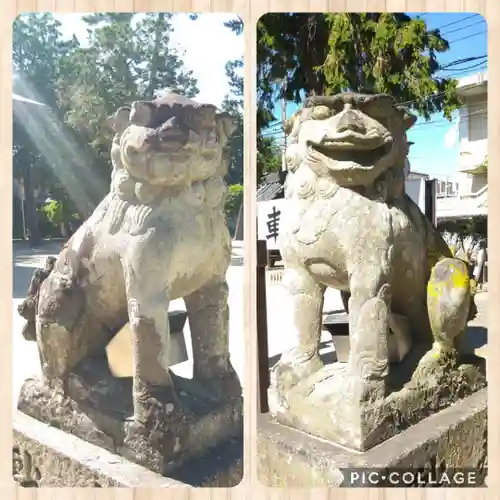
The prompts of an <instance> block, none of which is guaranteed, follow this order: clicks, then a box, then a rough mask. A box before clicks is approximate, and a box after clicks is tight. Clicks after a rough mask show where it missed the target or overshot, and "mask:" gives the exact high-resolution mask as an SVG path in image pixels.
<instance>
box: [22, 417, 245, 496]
mask: <svg viewBox="0 0 500 500" xmlns="http://www.w3.org/2000/svg"><path fill="white" fill-rule="evenodd" d="M13 438H14V439H13V475H14V479H15V480H16V482H17V483H18V484H20V485H21V486H23V487H91V488H96V487H97V488H104V487H125V488H187V487H200V486H202V487H211V486H220V487H233V486H236V485H237V484H238V483H239V482H240V481H241V479H242V477H243V467H242V447H241V440H234V441H232V442H227V443H224V444H223V445H221V446H219V447H217V448H215V449H213V450H212V451H211V452H210V454H209V456H205V457H199V458H197V459H195V460H191V461H188V462H186V463H185V464H184V465H183V466H182V467H180V468H179V469H178V470H176V471H175V473H174V476H173V477H164V476H162V475H160V474H158V473H155V472H152V471H151V470H149V469H147V468H146V467H143V466H141V465H138V464H136V463H134V462H131V461H129V460H126V459H125V458H123V457H121V456H119V455H117V454H115V453H110V452H109V451H106V450H104V449H102V448H100V447H98V446H95V445H93V444H90V443H88V442H86V441H84V440H83V439H80V438H78V437H76V436H72V435H71V434H68V433H66V432H63V431H61V430H60V429H56V428H54V427H51V426H49V425H47V424H45V423H43V422H40V421H38V420H36V419H34V418H32V417H29V416H28V415H25V414H24V413H22V412H17V413H16V415H15V418H14V436H13Z"/></svg>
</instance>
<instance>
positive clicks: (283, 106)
mask: <svg viewBox="0 0 500 500" xmlns="http://www.w3.org/2000/svg"><path fill="white" fill-rule="evenodd" d="M286 85H287V77H286V76H285V78H284V79H283V83H282V84H281V128H282V129H283V146H282V148H283V149H282V151H281V170H283V171H286V160H285V153H286V134H285V133H284V127H285V122H286V99H285V91H286Z"/></svg>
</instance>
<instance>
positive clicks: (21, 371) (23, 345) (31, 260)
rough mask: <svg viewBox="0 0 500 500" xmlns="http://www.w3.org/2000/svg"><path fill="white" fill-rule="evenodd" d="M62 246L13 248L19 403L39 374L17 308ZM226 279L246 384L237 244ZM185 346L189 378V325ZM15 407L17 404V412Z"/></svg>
mask: <svg viewBox="0 0 500 500" xmlns="http://www.w3.org/2000/svg"><path fill="white" fill-rule="evenodd" d="M61 245H62V243H60V242H59V243H58V242H56V243H54V242H52V243H47V244H45V245H43V247H41V248H40V249H38V250H32V249H30V248H27V247H26V246H22V245H15V246H14V263H13V280H14V287H13V288H14V289H13V301H12V309H13V311H12V312H13V355H14V363H13V367H14V373H13V397H14V401H17V397H18V394H19V390H20V388H21V386H22V384H23V382H24V381H25V380H26V378H28V377H29V376H31V375H34V374H40V362H39V358H38V350H37V347H36V344H35V343H34V342H28V341H26V340H24V338H23V337H22V334H21V331H22V327H23V324H24V320H23V318H21V317H20V316H19V314H18V312H17V306H18V304H19V303H20V302H21V301H22V300H24V298H25V297H26V292H27V290H28V285H29V282H30V279H31V276H32V275H33V271H34V270H35V268H37V267H40V266H42V265H43V262H44V261H45V259H46V257H47V256H48V255H56V254H57V253H59V250H60V248H61ZM227 279H228V284H229V289H230V295H229V307H230V339H229V343H230V352H231V358H232V361H233V364H234V367H235V370H236V371H237V373H238V375H239V377H240V380H241V382H242V384H243V383H244V378H243V377H244V368H243V363H244V359H243V356H244V341H243V245H242V244H241V242H235V244H234V246H233V258H232V265H231V267H230V268H229V270H228V273H227ZM170 309H173V310H179V309H182V310H185V306H184V302H183V301H182V299H181V300H176V301H173V302H172V303H171V305H170ZM184 330H185V331H184V336H185V342H186V346H187V350H188V356H189V359H188V361H186V362H184V363H180V364H178V365H176V367H175V369H174V371H175V372H176V373H177V374H179V375H183V376H186V377H190V376H192V358H191V352H190V334H189V325H187V326H186V328H185V329H184ZM15 406H16V403H14V408H15Z"/></svg>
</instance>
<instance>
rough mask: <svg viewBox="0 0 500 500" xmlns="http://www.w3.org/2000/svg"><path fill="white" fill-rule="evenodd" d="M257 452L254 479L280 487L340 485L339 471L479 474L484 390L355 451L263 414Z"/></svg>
mask: <svg viewBox="0 0 500 500" xmlns="http://www.w3.org/2000/svg"><path fill="white" fill-rule="evenodd" d="M257 453H258V477H259V481H260V482H261V483H262V484H264V485H266V486H270V487H280V488H289V487H290V488H291V487H297V488H299V487H300V488H310V487H320V486H329V487H334V486H340V485H342V484H345V483H343V479H344V478H343V474H342V469H348V468H351V469H356V468H366V469H378V470H380V469H396V468H400V469H412V470H415V469H422V470H425V471H429V470H431V471H432V470H435V471H439V470H444V469H447V468H448V469H451V468H473V469H477V470H480V471H483V472H484V471H485V466H486V462H487V394H486V389H482V390H481V391H479V392H477V393H475V394H473V395H471V396H468V397H466V398H465V399H463V400H461V401H460V402H458V403H456V404H454V405H451V406H449V407H448V408H446V409H444V410H442V411H441V412H439V413H436V414H434V415H431V416H430V417H427V418H425V419H423V420H421V421H420V422H419V423H418V424H416V425H413V426H411V427H410V428H408V429H406V430H404V431H403V432H401V433H400V434H398V435H396V436H394V437H392V438H391V439H389V440H387V441H385V442H383V443H382V444H379V445H378V446H375V447H373V448H371V449H370V450H368V451H365V452H361V453H360V452H357V451H352V450H348V449H346V448H344V447H341V446H339V445H336V444H334V443H331V442H328V441H325V440H324V439H319V438H316V437H314V436H311V435H309V434H306V433H304V432H301V431H298V430H296V429H293V428H291V427H288V426H285V425H282V424H279V423H277V422H275V421H274V420H273V419H272V418H271V417H270V416H269V415H267V414H266V415H261V416H260V420H259V422H258V446H257ZM381 486H382V485H381ZM386 486H388V485H387V484H386Z"/></svg>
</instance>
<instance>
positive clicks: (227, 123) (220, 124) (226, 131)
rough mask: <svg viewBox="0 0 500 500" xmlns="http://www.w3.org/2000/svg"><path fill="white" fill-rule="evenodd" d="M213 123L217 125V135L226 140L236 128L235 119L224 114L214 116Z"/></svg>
mask: <svg viewBox="0 0 500 500" xmlns="http://www.w3.org/2000/svg"><path fill="white" fill-rule="evenodd" d="M215 123H216V124H217V129H218V131H219V134H221V133H222V134H223V135H224V138H225V139H226V140H227V139H229V137H231V135H233V133H234V132H235V130H236V127H237V123H236V118H235V117H234V116H232V115H231V114H229V113H226V112H222V113H217V114H216V115H215Z"/></svg>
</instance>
